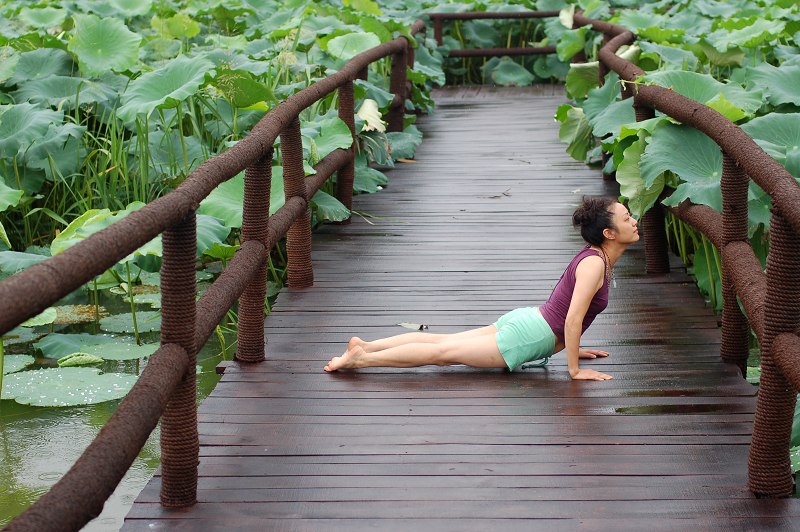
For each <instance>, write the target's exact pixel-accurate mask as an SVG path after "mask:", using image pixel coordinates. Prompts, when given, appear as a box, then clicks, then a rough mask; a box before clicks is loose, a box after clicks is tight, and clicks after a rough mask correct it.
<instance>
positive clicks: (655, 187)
mask: <svg viewBox="0 0 800 532" xmlns="http://www.w3.org/2000/svg"><path fill="white" fill-rule="evenodd" d="M646 136H647V134H646V133H641V132H640V133H639V135H638V137H637V139H636V140H635V141H634V142H633V143H632V144H631V145H630V146H628V148H627V149H625V151H624V159H623V160H622V162H621V163H620V164H619V166H618V167H617V182H618V183H619V193H620V194H621V195H622V196H624V197H626V198H628V207H629V208H630V210H631V214H632V215H633V216H634V218H637V219H641V217H642V215H644V213H646V212H647V211H648V210H649V209H650V207H652V206H653V205H654V204H655V202H656V200H658V197H659V195H660V194H661V191H662V190H664V174H663V173H662V174H660V175H658V176H656V178H655V179H654V180H653V183H652V184H651V185H650V186H647V185H646V184H645V181H644V179H642V176H641V173H640V170H639V161H640V159H641V156H642V153H643V152H644V150H645V145H646Z"/></svg>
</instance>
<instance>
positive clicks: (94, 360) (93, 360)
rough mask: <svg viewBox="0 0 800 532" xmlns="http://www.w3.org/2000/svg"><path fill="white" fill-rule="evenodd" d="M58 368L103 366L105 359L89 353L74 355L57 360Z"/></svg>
mask: <svg viewBox="0 0 800 532" xmlns="http://www.w3.org/2000/svg"><path fill="white" fill-rule="evenodd" d="M57 363H58V367H60V368H72V367H76V366H94V365H96V364H102V363H103V359H102V358H100V357H97V356H94V355H90V354H89V353H72V354H69V355H67V356H64V357H61V358H59V359H58V360H57Z"/></svg>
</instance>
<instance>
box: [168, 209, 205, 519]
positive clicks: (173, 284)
mask: <svg viewBox="0 0 800 532" xmlns="http://www.w3.org/2000/svg"><path fill="white" fill-rule="evenodd" d="M162 242H163V261H162V265H161V301H162V308H161V345H166V344H177V345H179V346H181V347H182V348H183V349H184V350H185V351H186V354H187V356H188V357H189V364H188V366H187V370H186V374H185V375H184V376H183V380H182V381H181V382H180V383H179V384H178V386H177V387H176V388H175V391H174V392H173V394H172V397H171V398H170V400H169V403H167V406H166V408H165V409H164V414H163V416H162V417H161V472H162V480H161V505H162V506H165V507H168V508H182V507H186V506H191V505H193V504H194V503H195V502H196V500H197V463H198V457H199V454H200V443H199V439H198V435H197V406H196V401H197V377H196V376H195V365H196V361H197V346H195V343H194V330H195V314H196V312H195V293H196V291H197V286H196V281H195V261H196V260H197V258H196V249H197V227H196V216H195V214H194V212H192V213H191V214H189V215H188V216H187V217H186V218H184V219H183V220H182V221H181V222H179V223H178V224H176V225H174V226H172V227H171V228H169V229H167V230H166V231H164V233H163V236H162Z"/></svg>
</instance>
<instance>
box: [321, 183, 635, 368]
mask: <svg viewBox="0 0 800 532" xmlns="http://www.w3.org/2000/svg"><path fill="white" fill-rule="evenodd" d="M572 222H573V224H574V225H576V226H579V227H580V230H581V236H582V237H583V239H584V240H585V241H586V242H587V245H586V247H585V248H583V249H582V250H581V251H580V252H579V253H578V254H577V255H575V257H573V259H572V260H571V261H570V263H569V265H568V266H567V268H566V270H565V271H564V274H563V275H562V276H561V279H559V281H558V283H557V284H556V286H555V288H554V289H553V292H552V293H551V294H550V297H549V298H548V300H547V302H546V303H545V304H544V305H542V306H541V307H538V308H536V307H525V308H518V309H515V310H512V311H511V312H509V313H507V314H504V315H503V316H501V317H500V319H498V320H497V321H496V322H495V323H494V324H493V325H489V326H486V327H481V328H478V329H472V330H469V331H464V332H460V333H454V334H429V333H418V332H415V333H407V334H401V335H398V336H391V337H389V338H383V339H380V340H373V341H371V342H367V341H364V340H362V339H360V338H357V337H353V338H351V339H350V342H349V343H348V345H347V351H345V353H344V354H343V355H342V356H338V357H334V358H332V359H331V361H330V362H328V364H327V365H326V366H325V371H336V370H339V369H354V368H368V367H376V366H379V367H395V368H409V367H416V366H425V365H431V364H433V365H438V366H447V365H453V364H465V365H467V366H473V367H476V368H508V369H511V370H513V369H514V368H517V367H519V366H521V365H522V364H524V363H526V362H531V361H535V360H542V359H545V361H546V359H547V358H549V357H550V356H551V355H553V354H554V353H558V352H559V351H561V350H563V349H565V348H566V350H567V367H568V369H569V374H570V376H571V377H572V378H573V379H580V380H608V379H610V378H612V377H611V375H607V374H605V373H601V372H599V371H595V370H593V369H581V368H580V366H579V363H578V361H579V359H580V358H596V357H605V356H608V353H607V352H605V351H600V350H596V349H581V348H580V340H581V335H582V334H583V332H584V331H585V330H586V328H587V327H589V325H590V324H591V323H592V321H593V320H594V318H595V317H596V316H597V315H598V314H599V313H600V312H602V311H603V310H604V309H605V308H606V305H608V288H609V286H608V285H609V282H610V280H611V271H612V268H613V267H614V264H615V263H616V262H617V260H618V259H619V258H620V256H622V254H623V253H624V252H625V249H626V248H627V247H628V246H629V245H631V244H633V243H634V242H636V241H637V240H639V231H638V230H637V228H636V225H637V223H636V220H635V219H634V218H633V217H631V215H630V212H628V209H627V208H626V207H625V206H624V205H622V204H621V203H618V202H617V201H615V200H613V199H610V198H604V197H600V198H584V200H583V203H582V205H581V206H580V207H578V209H577V210H576V211H575V212H574V213H573V215H572Z"/></svg>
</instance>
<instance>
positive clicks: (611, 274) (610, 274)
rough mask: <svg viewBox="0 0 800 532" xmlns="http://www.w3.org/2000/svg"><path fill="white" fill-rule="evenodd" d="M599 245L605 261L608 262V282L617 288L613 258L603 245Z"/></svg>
mask: <svg viewBox="0 0 800 532" xmlns="http://www.w3.org/2000/svg"><path fill="white" fill-rule="evenodd" d="M598 247H599V248H600V251H601V252H602V253H603V262H605V263H606V283H608V284H610V285H612V286H613V287H614V288H616V287H617V279H616V277H615V276H614V268H612V267H611V259H610V258H609V257H608V253H606V250H605V249H603V246H598Z"/></svg>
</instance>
